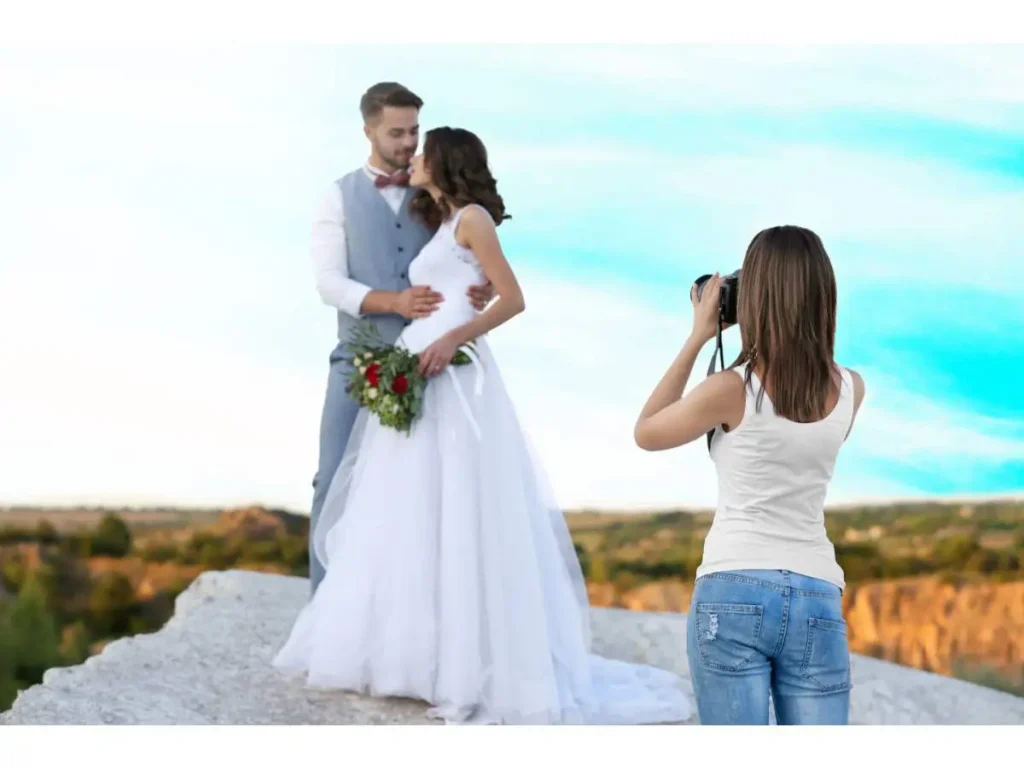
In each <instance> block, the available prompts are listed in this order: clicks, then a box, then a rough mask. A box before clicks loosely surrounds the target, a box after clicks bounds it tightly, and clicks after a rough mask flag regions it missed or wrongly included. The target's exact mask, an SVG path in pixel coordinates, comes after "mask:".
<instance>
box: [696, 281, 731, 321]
mask: <svg viewBox="0 0 1024 768" xmlns="http://www.w3.org/2000/svg"><path fill="white" fill-rule="evenodd" d="M710 279H711V275H701V276H700V277H698V278H697V280H696V281H695V282H694V285H695V286H697V300H698V301H699V300H700V295H701V293H702V292H703V291H704V285H705V284H706V283H707V281H708V280H710ZM739 288H740V270H738V269H737V270H736V271H735V272H733V273H732V274H731V275H726V276H725V277H723V278H722V290H721V291H720V292H719V299H718V320H719V324H720V325H721V323H725V324H726V325H735V324H736V297H737V296H738V295H739Z"/></svg>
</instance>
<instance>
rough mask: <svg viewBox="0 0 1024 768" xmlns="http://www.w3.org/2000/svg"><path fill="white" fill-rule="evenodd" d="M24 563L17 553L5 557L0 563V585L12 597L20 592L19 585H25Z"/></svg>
mask: <svg viewBox="0 0 1024 768" xmlns="http://www.w3.org/2000/svg"><path fill="white" fill-rule="evenodd" d="M25 576H26V571H25V562H24V561H23V560H22V557H21V555H20V554H18V553H17V552H16V553H14V554H13V555H10V556H8V557H5V558H4V559H3V561H2V562H0V585H2V586H3V588H4V590H5V591H7V592H10V593H11V594H12V595H16V594H18V592H20V591H21V585H22V584H24V583H25Z"/></svg>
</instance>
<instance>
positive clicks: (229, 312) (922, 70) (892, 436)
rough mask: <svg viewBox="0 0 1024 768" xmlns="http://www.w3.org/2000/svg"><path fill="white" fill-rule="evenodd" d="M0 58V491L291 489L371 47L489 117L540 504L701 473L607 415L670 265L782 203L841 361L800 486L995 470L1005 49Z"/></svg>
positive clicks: (1016, 211)
mask: <svg viewBox="0 0 1024 768" xmlns="http://www.w3.org/2000/svg"><path fill="white" fill-rule="evenodd" d="M0 68H2V69H3V71H4V77H3V78H2V79H0V210H3V212H4V216H3V226H2V227H0V319H2V322H3V326H4V327H5V328H6V329H8V330H7V331H6V332H4V333H3V334H2V336H0V355H2V359H3V360H4V361H5V363H6V364H5V366H4V368H5V374H4V376H3V377H2V379H0V394H2V398H0V426H2V427H3V429H2V433H3V435H4V436H3V439H2V440H0V501H6V502H23V501H29V502H33V501H36V502H52V501H75V502H77V501H86V502H127V503H152V502H159V503H188V504H204V503H211V504H234V503H246V502H259V503H267V504H281V505H285V506H288V507H291V508H293V509H297V510H302V509H305V507H306V505H307V504H308V497H309V482H310V478H311V474H312V468H313V467H314V465H315V461H316V435H317V427H318V424H317V421H318V417H319V410H320V406H321V402H322V394H323V386H324V376H325V374H326V356H327V354H328V352H329V350H330V348H331V346H332V340H333V320H332V316H331V312H330V310H328V309H327V308H326V307H324V306H323V305H322V304H320V302H319V299H318V298H317V296H316V294H315V292H314V290H313V283H312V276H311V270H310V263H309V257H308V239H309V225H310V222H311V216H312V214H313V211H314V208H315V205H316V203H317V201H318V200H319V198H320V197H321V196H322V195H323V193H324V191H325V189H326V187H327V185H328V184H329V183H330V182H331V181H332V179H334V178H336V177H337V176H339V175H340V174H342V173H344V172H345V171H347V170H349V169H351V168H352V167H355V166H356V165H358V164H359V163H360V162H362V160H363V159H364V158H365V156H366V153H367V146H366V143H365V140H364V139H363V137H362V134H361V131H360V124H359V118H358V111H357V109H356V105H357V103H358V98H359V95H360V94H361V93H362V91H363V90H364V89H365V87H366V86H367V85H369V84H370V83H372V82H375V81H377V80H381V79H398V80H401V81H403V82H405V83H406V84H408V85H409V86H410V87H412V88H413V89H414V90H416V91H417V92H418V93H420V95H421V96H423V98H424V99H425V100H426V102H427V103H426V106H425V108H424V111H423V114H422V121H423V124H424V127H427V128H429V127H431V126H435V125H442V124H445V125H459V126H462V127H466V128H470V129H471V130H474V131H476V132H477V133H478V134H479V135H480V136H481V137H482V138H483V139H484V141H485V143H487V145H488V147H489V149H490V152H491V159H492V166H493V167H494V171H495V175H496V176H497V177H498V180H499V188H500V190H501V192H502V194H503V195H504V197H505V200H506V203H507V205H508V208H509V210H510V212H511V213H512V215H513V217H514V218H513V220H512V221H510V222H508V223H506V224H505V225H503V226H502V228H501V230H500V234H501V236H502V240H503V243H504V245H505V248H506V251H507V252H508V255H509V257H510V259H511V261H512V263H513V265H514V267H515V268H516V270H517V272H518V273H519V274H520V276H521V279H522V281H523V285H524V289H525V291H526V296H527V305H528V311H527V313H526V314H525V315H524V316H522V317H521V318H517V319H516V320H515V321H514V322H513V323H510V324H509V325H508V326H507V327H505V328H502V329H500V330H499V331H497V332H496V333H495V334H493V344H494V345H495V347H496V351H497V354H498V355H499V360H500V362H501V365H502V375H503V377H504V378H505V380H506V383H507V384H508V386H509V388H510V390H511V392H512V395H513V397H514V398H515V400H516V403H517V405H518V407H519V410H520V415H521V417H522V421H523V423H524V425H525V427H526V428H527V430H528V431H529V433H530V435H531V437H532V439H533V440H534V442H535V443H536V446H537V448H538V450H539V452H540V454H541V456H542V458H543V459H544V460H545V463H546V465H547V468H548V472H549V474H550V479H551V481H552V483H553V485H554V487H555V490H556V492H557V493H558V494H559V496H560V498H561V499H562V500H563V503H565V504H566V505H567V506H580V505H589V506H598V507H635V508H641V507H652V506H653V507H658V506H705V505H708V504H711V503H713V501H714V495H715V480H714V472H713V468H712V466H711V464H710V462H709V461H708V459H707V456H706V451H705V449H704V446H703V443H697V444H694V445H693V446H690V447H688V448H685V449H682V450H679V451H675V452H671V453H667V454H659V455H650V454H645V453H643V452H641V451H639V450H638V449H636V448H635V447H634V446H633V445H632V440H631V431H632V423H633V420H634V418H635V416H636V413H637V412H638V410H639V408H640V407H641V405H642V404H643V401H644V399H645V397H646V395H647V394H648V392H649V390H650V388H651V387H652V386H653V385H654V383H655V382H656V380H657V378H658V377H659V376H660V375H661V373H662V372H663V369H664V367H665V366H666V365H667V364H668V363H669V362H670V361H671V359H672V358H673V356H674V354H675V352H676V351H677V349H678V346H679V345H680V344H681V343H682V341H683V339H684V337H685V335H686V332H687V329H688V323H689V320H690V313H689V307H688V304H687V303H686V300H685V296H686V290H687V286H688V284H689V282H690V281H691V280H692V279H693V278H694V277H695V276H696V275H698V274H701V273H703V272H705V271H712V270H715V269H719V270H722V271H725V270H731V269H733V268H735V267H736V266H738V265H739V262H740V261H741V259H742V256H743V252H744V249H745V247H746V245H747V243H748V242H749V240H750V238H751V237H752V236H753V235H754V233H756V232H757V231H758V230H759V229H760V228H762V227H765V226H769V225H773V224H779V223H796V224H801V225H804V226H808V227H811V228H812V229H814V230H816V231H817V232H818V233H819V234H820V235H821V236H822V238H823V240H824V242H825V245H826V247H827V248H828V250H829V253H830V255H831V257H832V260H833V263H834V266H835V269H836V273H837V276H838V280H839V293H840V307H839V334H838V335H839V340H838V343H839V354H840V358H841V362H843V363H845V364H847V365H849V366H851V367H854V368H856V369H858V370H859V371H861V373H862V374H863V375H864V376H865V378H866V380H867V383H868V388H869V399H868V401H867V403H866V405H865V410H864V411H863V413H862V417H861V419H860V420H859V424H858V428H857V430H855V433H854V435H855V436H854V437H853V438H852V439H851V441H850V442H849V444H848V445H847V447H846V449H845V450H844V452H843V453H842V455H841V457H840V461H839V466H838V469H837V476H836V480H835V483H834V486H833V491H832V494H831V500H832V501H833V502H837V503H838V502H844V501H852V500H858V499H870V498H889V497H920V496H934V495H956V496H963V495H977V494H991V493H1017V492H1021V491H1024V405H1022V401H1021V398H1020V397H1018V396H1017V393H1016V389H1017V386H1018V384H1017V382H1018V381H1020V380H1021V378H1022V376H1024V344H1022V339H1024V302H1022V301H1021V297H1022V293H1024V259H1022V258H1021V256H1022V255H1024V254H1022V251H1024V249H1022V247H1021V245H1020V239H1019V222H1020V220H1021V218H1022V212H1024V87H1022V86H1021V85H1020V84H1021V83H1022V82H1024V47H1011V46H998V47H990V48H966V47H953V46H946V47H943V46H934V47H925V46H915V47H910V46H908V47H884V46H859V47H858V46H842V47H837V48H831V49H830V48H806V47H799V48H771V47H751V46H742V47H729V46H637V47H627V46H614V47H603V48H602V47H595V46H585V47H576V46H554V47H544V46H536V47H530V46H488V47H485V48H484V47H473V46H459V45H447V46H422V47H415V46H401V47H396V46H391V47H387V48H375V47H365V46H364V47H360V46H335V47H328V46H308V47H285V46H265V47H248V48H213V47H205V48H185V47H179V48H169V47H164V48H161V47H109V46H108V47H104V48H99V47H92V48H90V47H76V48H70V47H64V48H52V49H33V50H28V49H25V50H18V49H7V50H3V49H0ZM727 344H729V345H730V347H729V350H728V351H729V352H732V351H734V350H735V344H736V339H735V338H728V340H727ZM708 353H710V350H708ZM705 365H706V356H705V358H704V360H702V361H699V362H698V365H697V368H696V370H697V371H700V370H703V368H704V367H705ZM695 381H696V379H695Z"/></svg>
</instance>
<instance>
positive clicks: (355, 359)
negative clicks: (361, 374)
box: [352, 356, 363, 368]
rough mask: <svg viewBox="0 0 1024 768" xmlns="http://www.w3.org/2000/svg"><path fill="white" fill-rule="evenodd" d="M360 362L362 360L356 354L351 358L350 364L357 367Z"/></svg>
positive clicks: (361, 362)
mask: <svg viewBox="0 0 1024 768" xmlns="http://www.w3.org/2000/svg"><path fill="white" fill-rule="evenodd" d="M362 364H363V361H362V360H360V359H359V357H358V356H357V357H353V358H352V365H354V366H355V367H356V368H358V367H359V366H361V365H362Z"/></svg>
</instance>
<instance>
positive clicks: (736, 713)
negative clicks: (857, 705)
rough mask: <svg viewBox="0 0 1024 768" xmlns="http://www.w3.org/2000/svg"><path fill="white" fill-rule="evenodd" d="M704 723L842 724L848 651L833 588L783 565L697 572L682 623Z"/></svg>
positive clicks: (847, 695)
mask: <svg viewBox="0 0 1024 768" xmlns="http://www.w3.org/2000/svg"><path fill="white" fill-rule="evenodd" d="M686 640H687V656H688V658H689V661H690V675H691V677H692V679H693V687H694V692H695V693H696V695H697V711H698V714H699V715H700V722H701V724H703V725H767V724H768V697H769V694H770V695H771V699H772V702H773V704H774V706H775V719H776V720H777V721H778V723H779V725H846V724H847V720H848V718H849V711H850V688H851V685H850V649H849V643H848V642H847V637H846V622H845V621H843V613H842V593H841V591H840V589H839V587H837V586H835V585H834V584H830V583H828V582H826V581H821V580H820V579H812V578H810V577H808V576H801V575H800V574H797V573H792V572H790V571H727V572H723V573H713V574H709V575H707V576H702V577H701V578H700V579H698V580H697V584H696V587H695V588H694V591H693V601H692V603H691V605H690V613H689V616H688V618H687V627H686Z"/></svg>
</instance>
